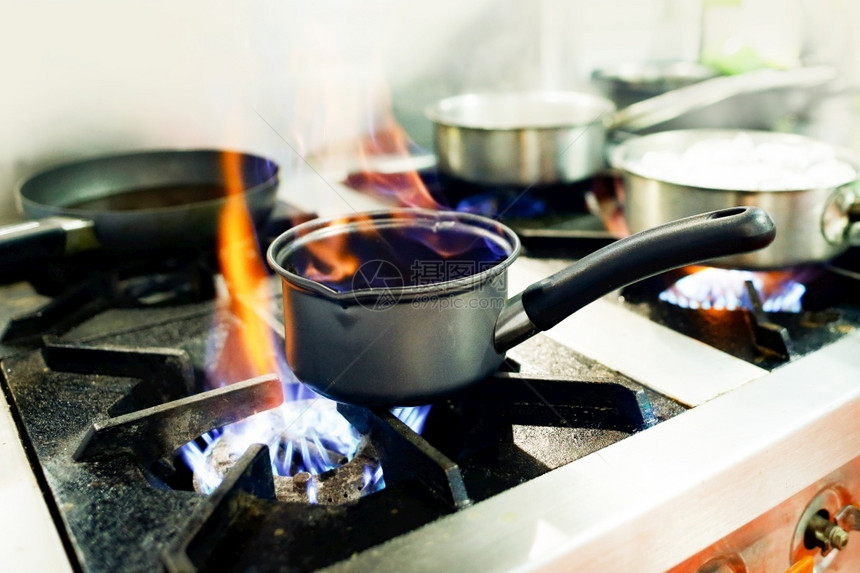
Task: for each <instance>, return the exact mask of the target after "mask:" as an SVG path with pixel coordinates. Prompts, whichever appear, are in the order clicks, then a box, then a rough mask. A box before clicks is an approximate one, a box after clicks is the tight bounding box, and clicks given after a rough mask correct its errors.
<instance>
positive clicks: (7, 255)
mask: <svg viewBox="0 0 860 573" xmlns="http://www.w3.org/2000/svg"><path fill="white" fill-rule="evenodd" d="M97 246H98V241H96V237H95V233H94V231H93V222H92V221H88V220H86V219H73V218H71V217H48V218H46V219H39V220H37V221H28V222H26V223H19V224H16V225H8V226H6V227H0V264H2V268H3V270H4V271H5V270H8V269H10V268H12V267H14V265H17V264H20V263H23V262H26V261H31V260H39V259H43V258H47V257H52V256H58V255H64V254H71V253H73V252H77V251H82V250H86V249H91V248H95V247H97Z"/></svg>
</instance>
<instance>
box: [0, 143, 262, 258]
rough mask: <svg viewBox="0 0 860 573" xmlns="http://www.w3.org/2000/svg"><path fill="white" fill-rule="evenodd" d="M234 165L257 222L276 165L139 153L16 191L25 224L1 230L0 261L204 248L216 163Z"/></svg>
mask: <svg viewBox="0 0 860 573" xmlns="http://www.w3.org/2000/svg"><path fill="white" fill-rule="evenodd" d="M227 160H236V161H238V165H239V171H240V173H241V180H242V188H243V196H244V200H245V203H246V205H247V207H248V210H249V213H250V215H251V217H252V219H253V220H254V221H255V223H257V224H259V223H261V222H262V221H263V220H265V219H266V217H268V215H269V214H270V213H271V211H272V209H273V208H274V203H275V192H276V190H277V183H278V166H277V164H276V163H274V162H273V161H271V160H269V159H265V158H263V157H259V156H256V155H249V154H245V153H239V152H235V151H220V150H184V151H172V150H171V151H145V152H137V153H128V154H122V155H111V156H103V157H98V158H95V159H89V160H85V161H79V162H76V163H70V164H67V165H62V166H59V167H54V168H51V169H48V170H46V171H43V172H41V173H39V174H37V175H34V176H33V177H30V178H29V179H27V180H26V181H24V183H23V184H22V185H20V186H19V187H18V188H17V189H16V198H17V200H18V202H19V205H20V208H21V210H22V211H23V213H24V215H26V216H27V217H28V218H30V219H33V220H32V221H29V222H25V223H21V224H15V225H9V226H6V227H0V261H2V264H3V269H4V270H8V269H10V268H12V267H13V266H14V265H16V264H20V263H24V262H27V261H34V260H41V259H43V258H47V257H52V256H59V255H67V254H72V253H75V252H79V251H83V250H88V249H96V248H101V249H105V250H107V251H111V252H117V253H144V254H146V253H156V252H160V251H177V250H184V249H189V250H190V249H196V248H201V247H205V246H208V245H211V244H212V243H213V242H214V240H215V237H216V234H217V228H218V217H219V214H220V212H221V209H222V208H223V207H224V205H225V203H226V196H225V193H226V191H225V189H226V188H225V186H224V174H223V167H222V166H223V165H224V162H225V161H227Z"/></svg>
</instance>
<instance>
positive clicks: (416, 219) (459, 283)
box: [266, 208, 521, 304]
mask: <svg viewBox="0 0 860 573" xmlns="http://www.w3.org/2000/svg"><path fill="white" fill-rule="evenodd" d="M448 221H452V222H454V223H455V224H457V225H458V230H465V231H467V232H470V233H473V234H474V236H475V238H476V239H480V238H484V239H489V240H492V241H494V242H495V243H496V244H497V245H499V247H500V248H502V249H504V250H505V251H506V252H507V255H506V256H505V258H504V259H502V260H500V261H499V262H497V263H496V264H495V265H493V266H491V267H488V268H486V269H483V270H481V271H479V272H476V273H474V274H471V275H469V276H466V277H462V278H457V279H453V280H447V281H442V282H436V283H432V284H426V285H404V286H400V287H390V288H365V289H356V290H349V291H342V292H341V291H336V290H334V289H332V288H331V287H328V286H326V285H325V284H323V283H320V282H317V281H315V280H312V279H309V278H307V277H304V276H301V275H299V274H298V273H296V272H293V271H292V270H291V269H289V268H288V266H289V265H285V264H284V263H285V262H286V259H287V258H288V257H289V256H290V255H291V254H292V253H293V252H295V251H296V250H297V249H299V248H301V247H302V246H304V245H306V244H308V243H309V242H313V241H315V240H320V239H323V238H326V237H331V236H336V235H339V234H342V233H354V232H357V231H359V230H363V229H367V228H368V227H370V226H373V227H376V228H396V227H415V226H416V225H422V226H425V227H433V226H435V225H437V224H439V223H440V222H448ZM520 248H521V245H520V240H519V237H517V235H516V233H514V231H513V230H511V229H510V228H509V227H508V226H507V225H504V224H502V223H500V222H498V221H496V220H494V219H490V218H488V217H483V216H481V215H475V214H472V213H463V212H458V211H436V210H432V209H415V208H403V209H383V210H376V211H366V212H362V213H356V214H353V215H343V216H334V217H326V218H317V219H313V220H312V221H307V222H305V223H302V224H300V225H297V226H295V227H293V228H291V229H289V230H288V231H286V232H284V233H282V234H281V235H279V236H278V237H277V238H276V239H275V240H274V241H272V243H271V245H270V246H269V249H268V251H267V253H266V258H267V260H268V262H269V266H270V267H271V268H272V269H273V270H274V271H275V272H276V273H277V274H278V275H279V276H280V277H281V278H282V279H284V280H285V281H286V282H288V283H289V284H290V285H292V286H294V287H298V288H299V289H301V290H304V291H306V292H309V293H312V294H316V295H320V296H322V297H324V298H327V299H331V300H335V301H338V302H339V303H341V304H349V303H351V302H355V303H363V302H365V301H370V300H377V299H379V297H380V296H395V297H396V298H397V300H405V301H408V300H411V299H412V298H415V297H418V296H425V295H428V294H434V295H453V294H458V293H461V292H465V291H470V290H474V289H476V288H479V287H480V286H482V285H485V284H487V283H488V282H489V281H491V280H493V279H495V278H496V277H498V276H500V275H501V274H502V273H504V272H505V271H506V270H507V268H508V267H509V266H510V265H511V263H513V262H514V260H515V259H516V258H517V257H518V256H519V253H520Z"/></svg>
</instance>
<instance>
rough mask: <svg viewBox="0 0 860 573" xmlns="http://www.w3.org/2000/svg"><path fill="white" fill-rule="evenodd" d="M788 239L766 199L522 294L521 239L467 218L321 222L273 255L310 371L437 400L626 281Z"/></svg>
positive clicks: (590, 259) (379, 391)
mask: <svg viewBox="0 0 860 573" xmlns="http://www.w3.org/2000/svg"><path fill="white" fill-rule="evenodd" d="M774 235H775V230H774V226H773V221H772V220H771V219H770V217H769V216H768V215H767V214H766V213H765V212H764V211H763V210H761V209H759V208H753V207H742V208H734V209H725V210H721V211H715V212H711V213H705V214H701V215H696V216H693V217H689V218H686V219H682V220H679V221H674V222H671V223H668V224H666V225H663V226H661V227H658V228H655V229H649V230H647V231H643V232H642V233H638V234H636V235H632V236H630V237H627V238H625V239H622V240H620V241H617V242H615V243H612V244H611V245H609V246H607V247H604V248H603V249H601V250H599V251H596V252H594V253H592V254H591V255H589V256H587V257H585V258H583V259H580V260H579V261H578V262H576V263H575V264H573V265H572V266H570V267H567V268H566V269H564V270H562V271H560V272H558V273H556V274H555V275H553V276H551V277H549V278H547V279H544V280H542V281H540V282H538V283H535V284H533V285H531V286H530V287H528V288H527V289H526V290H525V291H523V292H522V293H521V294H518V295H516V296H515V297H513V298H511V299H510V300H506V298H507V285H506V282H505V279H506V274H507V268H508V266H509V265H510V264H511V263H512V262H513V261H514V259H515V258H516V257H517V255H518V254H519V249H520V243H519V240H518V239H517V236H516V234H514V232H513V231H512V230H511V229H509V228H508V227H506V226H504V225H502V224H500V223H498V222H496V221H494V220H492V219H487V218H485V217H480V216H477V215H472V214H467V213H456V212H444V211H427V210H409V209H403V210H391V211H379V212H372V213H366V214H360V215H355V216H351V217H346V218H342V219H339V220H338V219H326V220H319V219H318V220H314V221H309V222H307V223H303V224H302V225H299V226H297V227H293V228H292V229H290V230H289V231H287V232H286V233H284V234H282V235H281V236H279V237H278V238H277V239H275V241H274V242H273V243H272V244H271V246H270V248H269V251H268V261H269V265H270V266H271V267H272V268H273V269H274V270H275V272H276V273H278V274H279V275H280V277H281V283H282V290H283V296H284V324H285V325H286V328H285V329H286V336H285V345H286V351H287V362H288V363H289V365H290V368H291V369H292V370H293V372H294V373H295V374H296V376H298V378H299V379H300V380H302V381H303V382H305V383H306V384H308V385H309V386H311V387H312V388H313V389H314V390H316V391H317V392H319V393H321V394H323V395H325V396H327V397H329V398H332V399H334V400H338V401H341V402H347V403H353V404H360V405H364V406H391V405H410V404H420V403H427V402H429V401H431V400H433V399H434V398H436V397H439V396H442V395H445V394H448V393H450V392H454V391H456V390H459V389H462V388H464V387H466V386H468V385H469V384H472V383H474V382H476V381H479V380H481V379H483V378H485V377H486V376H488V375H489V374H491V373H492V372H494V371H495V370H496V369H497V368H498V367H499V365H500V364H501V362H502V360H503V359H504V354H505V351H506V350H508V349H510V348H512V347H513V346H516V345H517V344H519V343H520V342H522V341H524V340H526V339H527V338H529V337H530V336H532V335H534V334H535V333H537V332H538V331H541V330H546V329H549V328H552V327H553V326H555V325H556V324H557V323H558V322H560V321H561V320H562V319H563V318H565V317H567V316H568V315H570V314H572V313H573V312H575V311H576V310H578V309H580V308H582V307H583V306H585V305H586V304H588V303H590V302H592V301H594V300H595V299H597V298H599V297H600V296H603V295H604V294H606V293H608V292H610V291H612V290H614V289H616V288H620V287H622V286H625V285H627V284H629V283H631V282H635V281H637V280H641V279H644V278H647V277H649V276H652V275H654V274H657V273H660V272H663V271H667V270H670V269H674V268H677V267H680V266H684V265H687V264H693V263H696V262H700V261H703V260H706V259H710V258H713V257H718V256H722V255H727V254H732V253H738V252H744V251H750V250H753V249H757V248H760V247H763V246H765V245H767V244H768V243H770V242H771V241H772V240H773V237H774ZM429 247H432V248H429ZM440 252H443V253H444V255H440V254H439V253H440ZM316 253H319V254H320V257H317V255H316ZM322 255H325V256H324V257H323V256H322ZM333 255H336V257H334V258H337V259H340V260H341V262H342V263H343V264H335V263H334V259H333V258H332V256H333ZM470 265H471V267H470ZM464 268H465V269H467V270H468V271H471V272H466V273H463V272H462V271H463V269H464ZM345 269H346V270H348V271H349V272H345V273H341V274H339V275H338V276H336V277H335V274H336V273H337V271H339V270H341V271H342V270H345ZM440 269H441V270H445V269H448V271H450V272H442V273H440V272H439V271H440ZM312 271H313V272H312ZM322 271H326V273H327V274H325V277H322V276H320V275H318V274H314V273H319V272H322ZM418 271H422V272H418ZM310 277H314V278H310ZM425 279H426V280H425ZM655 359H657V358H656V357H655Z"/></svg>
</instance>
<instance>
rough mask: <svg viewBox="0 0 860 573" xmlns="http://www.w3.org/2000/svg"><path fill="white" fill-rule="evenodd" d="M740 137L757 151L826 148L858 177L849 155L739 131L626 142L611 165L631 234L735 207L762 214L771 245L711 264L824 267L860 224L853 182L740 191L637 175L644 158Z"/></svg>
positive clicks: (859, 193) (856, 161)
mask: <svg viewBox="0 0 860 573" xmlns="http://www.w3.org/2000/svg"><path fill="white" fill-rule="evenodd" d="M739 134H742V135H743V136H744V137H749V138H750V139H751V140H752V141H753V142H754V144H755V146H756V148H763V146H771V149H774V150H779V149H781V148H783V147H784V148H789V146H791V147H797V148H798V149H803V148H804V146H807V145H808V146H826V147H827V148H828V149H832V154H833V157H834V158H835V159H837V160H839V161H840V162H841V163H844V164H846V165H851V166H853V167H854V169H855V170H856V173H860V157H858V156H857V154H855V153H854V152H852V151H850V150H847V149H842V148H838V147H835V146H829V145H828V144H825V143H823V142H819V141H816V140H813V139H809V138H805V137H803V136H800V135H794V134H785V133H774V132H760V131H737V130H709V129H692V130H678V131H667V132H662V133H655V134H652V135H647V136H643V137H640V138H636V139H633V140H630V141H627V142H625V143H623V144H621V145H620V146H619V147H617V148H616V149H615V150H614V151H613V153H612V155H611V157H610V163H611V164H612V166H613V167H615V168H617V169H619V170H620V172H621V174H622V179H623V188H624V197H623V200H622V205H621V207H622V210H623V213H624V219H625V220H626V223H627V226H628V228H629V230H630V231H631V232H634V233H635V232H637V231H642V230H645V229H648V228H651V227H655V226H657V225H661V224H663V223H666V222H667V221H671V220H674V219H677V218H679V217H686V216H688V215H692V214H694V213H699V212H701V211H708V210H713V209H724V208H729V207H735V206H739V205H744V206H756V207H761V208H762V209H764V210H766V211H767V212H768V214H770V215H771V217H773V220H774V223H775V224H776V230H777V234H776V239H775V240H774V241H773V243H772V244H771V245H770V246H768V247H767V248H765V249H761V250H758V251H755V252H748V253H742V254H738V255H733V256H731V257H724V258H722V259H719V260H718V261H715V263H716V264H719V265H722V266H729V267H738V268H748V269H768V268H780V267H786V266H793V265H800V264H806V263H819V262H824V261H827V260H829V259H831V258H833V257H835V256H836V255H838V254H840V253H841V252H843V251H845V250H846V249H847V248H848V246H849V245H850V242H851V240H850V239H851V235H852V233H853V232H856V231H857V230H858V229H857V227H856V226H855V225H854V224H853V222H854V221H855V220H857V219H858V216H860V209H858V208H860V187H858V183H857V180H856V179H850V178H849V180H846V181H844V182H843V183H844V184H841V183H840V184H834V185H815V186H806V185H804V184H799V185H795V186H786V187H785V188H780V189H769V190H757V189H751V188H743V187H740V186H729V185H723V186H720V185H719V184H716V183H715V184H714V185H690V184H684V182H682V181H677V180H673V179H672V178H671V177H670V176H668V175H667V176H662V177H661V176H657V175H656V174H654V173H653V172H650V171H649V172H648V173H644V172H643V171H642V165H643V164H642V158H643V157H644V156H645V155H646V154H649V153H667V152H668V153H673V154H679V153H683V152H684V151H685V150H687V149H689V148H690V147H691V146H692V145H695V144H697V143H700V142H703V141H719V140H725V141H727V142H729V141H732V140H733V138H736V137H737V136H738V135H739Z"/></svg>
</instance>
